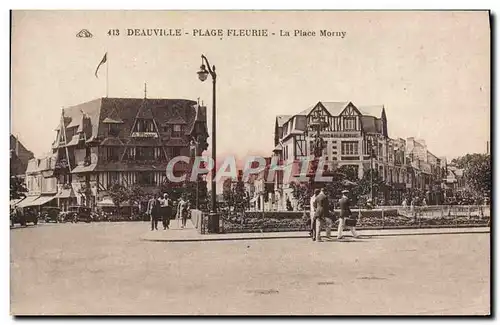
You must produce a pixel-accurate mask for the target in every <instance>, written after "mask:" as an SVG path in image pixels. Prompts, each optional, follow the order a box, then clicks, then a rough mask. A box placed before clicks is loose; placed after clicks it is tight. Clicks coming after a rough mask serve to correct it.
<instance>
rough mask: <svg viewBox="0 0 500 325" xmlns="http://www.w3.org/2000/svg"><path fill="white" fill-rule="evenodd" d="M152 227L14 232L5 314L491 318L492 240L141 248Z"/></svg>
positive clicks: (407, 239) (388, 239) (200, 244)
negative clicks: (473, 315) (463, 316)
mask: <svg viewBox="0 0 500 325" xmlns="http://www.w3.org/2000/svg"><path fill="white" fill-rule="evenodd" d="M148 227H149V225H148V223H146V222H144V223H142V222H141V223H94V224H81V223H79V224H50V225H45V224H41V225H38V226H37V227H28V228H24V229H13V230H11V232H10V235H11V312H12V313H13V314H51V315H52V314H71V315H74V314H93V315H98V314H115V315H116V314H127V315H131V314H133V315H146V314H161V315H163V314H171V315H177V314H212V315H213V314H256V315H259V314H280V315H291V314H314V315H322V314H330V315H341V314H364V315H373V314H377V315H394V314H398V315H400V314H412V315H432V314H434V315H436V314H438V315H441V314H448V315H449V314H481V315H485V314H489V294H490V292H489V286H490V284H489V267H490V266H489V262H490V259H489V255H490V250H489V236H490V235H489V234H459V235H458V234H453V235H425V236H401V237H373V238H369V239H362V240H356V241H351V242H343V243H339V242H323V243H315V242H312V241H309V240H307V239H283V240H253V241H222V242H187V243H186V242H184V243H165V242H146V241H141V240H140V237H141V235H143V234H144V232H145V230H147V229H148ZM160 231H163V230H160ZM172 231H182V230H172Z"/></svg>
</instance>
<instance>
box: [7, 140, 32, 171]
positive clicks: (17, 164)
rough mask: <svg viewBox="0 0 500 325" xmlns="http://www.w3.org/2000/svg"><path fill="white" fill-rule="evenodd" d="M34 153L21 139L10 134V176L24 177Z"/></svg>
mask: <svg viewBox="0 0 500 325" xmlns="http://www.w3.org/2000/svg"><path fill="white" fill-rule="evenodd" d="M33 157H34V156H33V153H32V152H31V151H29V150H28V149H26V147H25V146H24V145H23V144H22V143H21V141H19V139H18V138H17V137H16V136H14V135H12V134H11V135H10V176H16V177H20V178H22V179H24V177H25V174H26V169H27V167H28V162H29V161H30V160H31V159H33Z"/></svg>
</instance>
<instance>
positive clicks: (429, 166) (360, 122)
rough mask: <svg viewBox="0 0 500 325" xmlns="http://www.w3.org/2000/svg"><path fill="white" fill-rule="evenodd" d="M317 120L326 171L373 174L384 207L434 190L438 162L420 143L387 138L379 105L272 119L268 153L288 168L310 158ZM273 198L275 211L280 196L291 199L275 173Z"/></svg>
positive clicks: (322, 108)
mask: <svg viewBox="0 0 500 325" xmlns="http://www.w3.org/2000/svg"><path fill="white" fill-rule="evenodd" d="M318 116H320V117H321V119H322V120H323V121H325V125H324V127H323V128H322V130H321V131H320V135H321V137H322V138H323V139H324V143H325V146H324V149H323V153H322V157H323V158H324V159H325V161H326V164H327V168H328V169H334V168H338V167H340V166H346V165H347V166H350V167H351V168H352V169H354V170H355V171H356V173H357V175H358V178H362V177H363V175H364V174H365V173H366V172H367V171H368V170H376V171H377V172H378V175H380V177H381V178H382V179H383V180H384V182H385V183H386V184H387V185H389V188H390V189H391V190H390V191H389V192H387V193H383V194H382V197H381V200H383V201H386V202H387V203H389V201H391V202H392V203H394V204H399V203H400V202H401V200H402V198H403V196H404V195H405V193H408V192H409V191H412V190H417V189H418V190H419V191H422V192H424V193H426V192H431V191H432V190H436V191H438V190H439V188H440V182H441V180H442V177H443V166H442V164H441V160H440V159H438V158H437V157H436V156H434V155H433V154H432V153H430V152H429V151H428V149H427V146H426V145H425V142H424V141H421V140H416V139H414V138H408V139H406V140H404V139H392V138H390V137H389V128H388V119H387V116H386V112H385V108H384V106H383V105H375V106H355V105H354V104H353V103H352V102H318V103H317V104H315V105H313V106H311V107H310V108H308V109H306V110H304V111H302V112H300V113H298V114H296V115H280V116H277V117H276V121H275V137H274V145H275V148H274V150H273V152H274V155H275V156H277V157H278V158H279V160H280V162H281V163H283V164H285V165H288V164H294V162H296V161H297V160H300V159H301V158H303V157H309V158H310V159H313V152H312V151H313V148H314V147H313V143H314V134H315V133H316V131H315V130H314V129H313V128H312V126H313V124H314V120H313V119H315V118H316V119H317V117H318ZM295 173H296V171H295ZM281 176H282V175H281ZM427 194H429V193H427ZM275 197H276V200H277V201H279V202H278V203H277V206H278V207H279V208H280V209H283V208H284V206H285V203H284V201H285V200H286V198H290V199H291V200H292V201H293V196H292V191H291V189H290V187H289V186H288V184H286V183H285V182H283V179H282V177H280V175H279V174H278V177H277V178H276V180H275ZM293 205H295V206H296V205H297V204H296V202H293Z"/></svg>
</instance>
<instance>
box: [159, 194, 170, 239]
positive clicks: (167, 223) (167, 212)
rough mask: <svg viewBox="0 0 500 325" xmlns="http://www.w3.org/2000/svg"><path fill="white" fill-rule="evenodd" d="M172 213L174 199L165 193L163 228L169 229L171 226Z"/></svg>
mask: <svg viewBox="0 0 500 325" xmlns="http://www.w3.org/2000/svg"><path fill="white" fill-rule="evenodd" d="M171 214H172V200H170V198H169V197H168V194H167V193H165V194H163V198H162V199H161V221H162V224H163V230H166V229H169V227H170V216H171Z"/></svg>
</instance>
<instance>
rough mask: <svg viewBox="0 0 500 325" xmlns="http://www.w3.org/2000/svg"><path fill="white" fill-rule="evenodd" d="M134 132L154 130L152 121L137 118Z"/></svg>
mask: <svg viewBox="0 0 500 325" xmlns="http://www.w3.org/2000/svg"><path fill="white" fill-rule="evenodd" d="M134 132H155V128H154V124H153V121H151V120H142V119H138V120H137V121H136V124H135V129H134Z"/></svg>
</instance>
